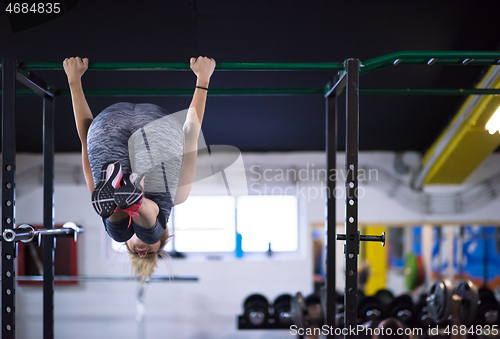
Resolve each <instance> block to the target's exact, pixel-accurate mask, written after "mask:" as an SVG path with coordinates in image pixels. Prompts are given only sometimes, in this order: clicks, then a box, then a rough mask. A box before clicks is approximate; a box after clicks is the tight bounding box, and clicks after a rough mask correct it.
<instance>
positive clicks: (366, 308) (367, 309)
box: [358, 297, 384, 323]
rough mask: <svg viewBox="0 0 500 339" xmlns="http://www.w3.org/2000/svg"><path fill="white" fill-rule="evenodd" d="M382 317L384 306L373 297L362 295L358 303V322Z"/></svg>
mask: <svg viewBox="0 0 500 339" xmlns="http://www.w3.org/2000/svg"><path fill="white" fill-rule="evenodd" d="M383 318H384V307H383V306H382V304H381V303H380V301H379V300H378V299H377V298H375V297H364V298H362V299H361V300H360V301H359V303H358V319H359V322H360V323H365V322H367V321H370V320H378V319H383Z"/></svg>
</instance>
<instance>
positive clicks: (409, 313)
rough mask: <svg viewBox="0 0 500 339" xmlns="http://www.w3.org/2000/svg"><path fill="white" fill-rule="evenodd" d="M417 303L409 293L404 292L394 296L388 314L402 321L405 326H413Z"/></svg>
mask: <svg viewBox="0 0 500 339" xmlns="http://www.w3.org/2000/svg"><path fill="white" fill-rule="evenodd" d="M415 313H416V312H415V305H414V304H413V299H412V298H411V297H410V296H409V295H408V294H402V295H400V296H398V297H397V298H394V300H393V301H392V303H391V304H390V307H389V311H388V314H387V316H388V317H393V318H396V319H398V320H399V321H401V323H403V324H404V325H405V326H407V327H411V326H412V325H413V323H414V320H415V316H416V314H415Z"/></svg>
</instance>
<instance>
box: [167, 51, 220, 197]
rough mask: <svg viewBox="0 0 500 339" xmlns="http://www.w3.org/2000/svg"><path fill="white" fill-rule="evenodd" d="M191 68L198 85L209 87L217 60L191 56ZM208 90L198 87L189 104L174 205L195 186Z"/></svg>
mask: <svg viewBox="0 0 500 339" xmlns="http://www.w3.org/2000/svg"><path fill="white" fill-rule="evenodd" d="M190 63H191V69H192V70H193V72H194V73H195V74H196V76H197V80H196V86H200V87H204V88H208V85H209V83H210V77H211V76H212V74H213V72H214V69H215V60H214V59H209V58H206V57H199V58H197V59H195V58H191V62H190ZM206 100H207V91H206V90H204V89H201V88H196V89H195V91H194V94H193V99H192V100H191V105H189V110H188V113H187V116H186V122H185V123H184V138H185V143H184V158H183V160H182V167H181V172H180V175H179V183H178V185H177V192H176V194H175V199H174V205H178V204H180V203H183V202H184V201H185V200H186V199H187V198H188V196H189V193H190V192H191V188H192V187H193V181H194V175H195V167H196V156H197V154H198V136H199V135H200V130H201V124H202V122H203V115H204V114H205V103H206Z"/></svg>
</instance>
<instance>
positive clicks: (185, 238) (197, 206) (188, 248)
mask: <svg viewBox="0 0 500 339" xmlns="http://www.w3.org/2000/svg"><path fill="white" fill-rule="evenodd" d="M234 209H235V202H234V198H233V197H231V196H190V197H189V198H188V199H187V200H186V201H185V202H184V203H182V204H180V205H177V206H175V207H174V210H175V211H174V229H175V231H174V235H175V237H174V238H175V249H176V250H177V251H178V252H232V251H234V250H235V246H236V236H235V227H236V225H235V215H234V214H235V212H234V211H235V210H234Z"/></svg>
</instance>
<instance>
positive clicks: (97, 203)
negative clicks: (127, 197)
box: [92, 161, 122, 218]
mask: <svg viewBox="0 0 500 339" xmlns="http://www.w3.org/2000/svg"><path fill="white" fill-rule="evenodd" d="M121 179H122V169H121V165H120V163H119V162H118V161H110V162H107V163H105V164H104V166H102V169H101V180H100V181H99V183H98V184H97V186H96V187H95V189H94V192H92V206H93V207H94V209H95V211H96V212H97V214H99V215H100V216H101V217H103V218H109V216H111V214H113V212H114V211H115V210H116V204H115V200H114V195H115V189H117V188H118V187H120V181H121Z"/></svg>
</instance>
